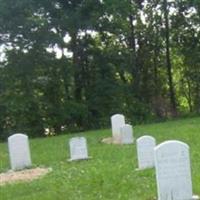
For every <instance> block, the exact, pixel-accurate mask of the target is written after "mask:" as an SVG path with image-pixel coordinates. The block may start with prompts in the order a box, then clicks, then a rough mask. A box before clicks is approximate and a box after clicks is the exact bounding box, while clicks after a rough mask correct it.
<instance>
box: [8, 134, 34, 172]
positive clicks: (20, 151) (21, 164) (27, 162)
mask: <svg viewBox="0 0 200 200" xmlns="http://www.w3.org/2000/svg"><path fill="white" fill-rule="evenodd" d="M8 150H9V156H10V164H11V169H12V170H20V169H24V168H26V167H30V166H31V156H30V150H29V142H28V136H26V135H24V134H20V133H18V134H14V135H12V136H10V137H9V138H8Z"/></svg>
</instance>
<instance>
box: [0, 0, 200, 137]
mask: <svg viewBox="0 0 200 200" xmlns="http://www.w3.org/2000/svg"><path fill="white" fill-rule="evenodd" d="M199 22H200V1H199V0H178V1H177V0H170V1H169V0H168V1H167V0H148V1H144V0H104V1H103V0H102V1H100V0H76V1H71V0H65V1H64V0H51V1H49V0H34V1H31V0H0V49H1V51H2V56H1V63H0V138H7V136H8V135H9V134H10V133H13V132H25V133H27V134H28V135H30V136H41V135H43V133H44V130H45V128H49V129H51V130H52V131H54V132H55V133H59V132H60V131H61V129H62V128H63V129H65V130H87V129H95V128H102V127H106V126H107V125H108V124H109V117H110V116H111V115H112V114H114V113H116V112H119V113H123V114H125V115H126V117H127V118H128V119H129V120H133V121H134V123H135V122H145V121H149V120H153V119H162V118H166V117H169V116H177V115H179V114H181V113H188V112H193V113H199V112H200V23H199ZM4 54H5V55H4ZM58 54H59V55H58ZM3 55H4V56H3ZM2 58H3V59H2Z"/></svg>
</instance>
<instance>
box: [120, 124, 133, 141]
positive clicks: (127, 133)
mask: <svg viewBox="0 0 200 200" xmlns="http://www.w3.org/2000/svg"><path fill="white" fill-rule="evenodd" d="M133 141H134V138H133V128H132V126H131V125H129V124H125V125H124V126H122V127H121V142H122V144H132V143H133Z"/></svg>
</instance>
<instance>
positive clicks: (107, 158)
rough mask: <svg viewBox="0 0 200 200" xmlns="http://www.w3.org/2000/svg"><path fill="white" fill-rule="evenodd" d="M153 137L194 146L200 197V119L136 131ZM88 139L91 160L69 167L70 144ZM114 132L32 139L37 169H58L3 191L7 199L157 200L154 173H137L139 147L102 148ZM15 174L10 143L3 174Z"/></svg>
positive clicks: (0, 153)
mask: <svg viewBox="0 0 200 200" xmlns="http://www.w3.org/2000/svg"><path fill="white" fill-rule="evenodd" d="M145 134H148V135H151V136H153V137H155V139H156V140H157V144H159V143H161V142H163V141H165V140H171V139H173V140H181V141H183V142H185V143H187V144H188V145H189V146H190V154H191V165H192V178H193V192H194V193H195V194H198V195H200V117H196V118H189V119H180V120H176V121H168V122H164V123H156V124H149V125H140V126H135V127H134V136H135V137H136V138H138V137H140V136H142V135H145ZM73 136H85V137H86V138H87V141H88V149H89V155H90V156H91V157H92V159H91V160H88V161H78V162H71V163H70V162H67V159H68V158H69V148H68V141H69V138H71V137H73ZM110 136H111V130H98V131H89V132H85V133H77V134H66V135H61V136H55V137H48V138H42V139H32V140H30V147H31V157H32V162H33V164H34V166H35V167H36V166H40V167H52V169H53V171H52V172H50V173H49V174H48V175H46V176H44V177H43V178H40V179H38V180H34V181H32V182H25V183H22V182H21V183H15V184H9V185H4V186H0V199H1V200H29V199H30V200H64V199H65V200H100V199H102V200H119V199H120V200H154V199H156V196H157V192H156V180H155V172H154V169H149V170H144V171H135V169H136V168H137V158H136V146H135V144H133V145H108V144H102V143H101V139H102V138H105V137H110ZM8 169H9V158H8V150H7V144H6V143H0V172H5V171H7V170H8Z"/></svg>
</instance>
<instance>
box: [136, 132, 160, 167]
mask: <svg viewBox="0 0 200 200" xmlns="http://www.w3.org/2000/svg"><path fill="white" fill-rule="evenodd" d="M136 144H137V157H138V167H139V169H146V168H152V167H154V147H155V146H156V140H155V139H154V138H153V137H151V136H142V137H140V138H138V139H137V141H136Z"/></svg>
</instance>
